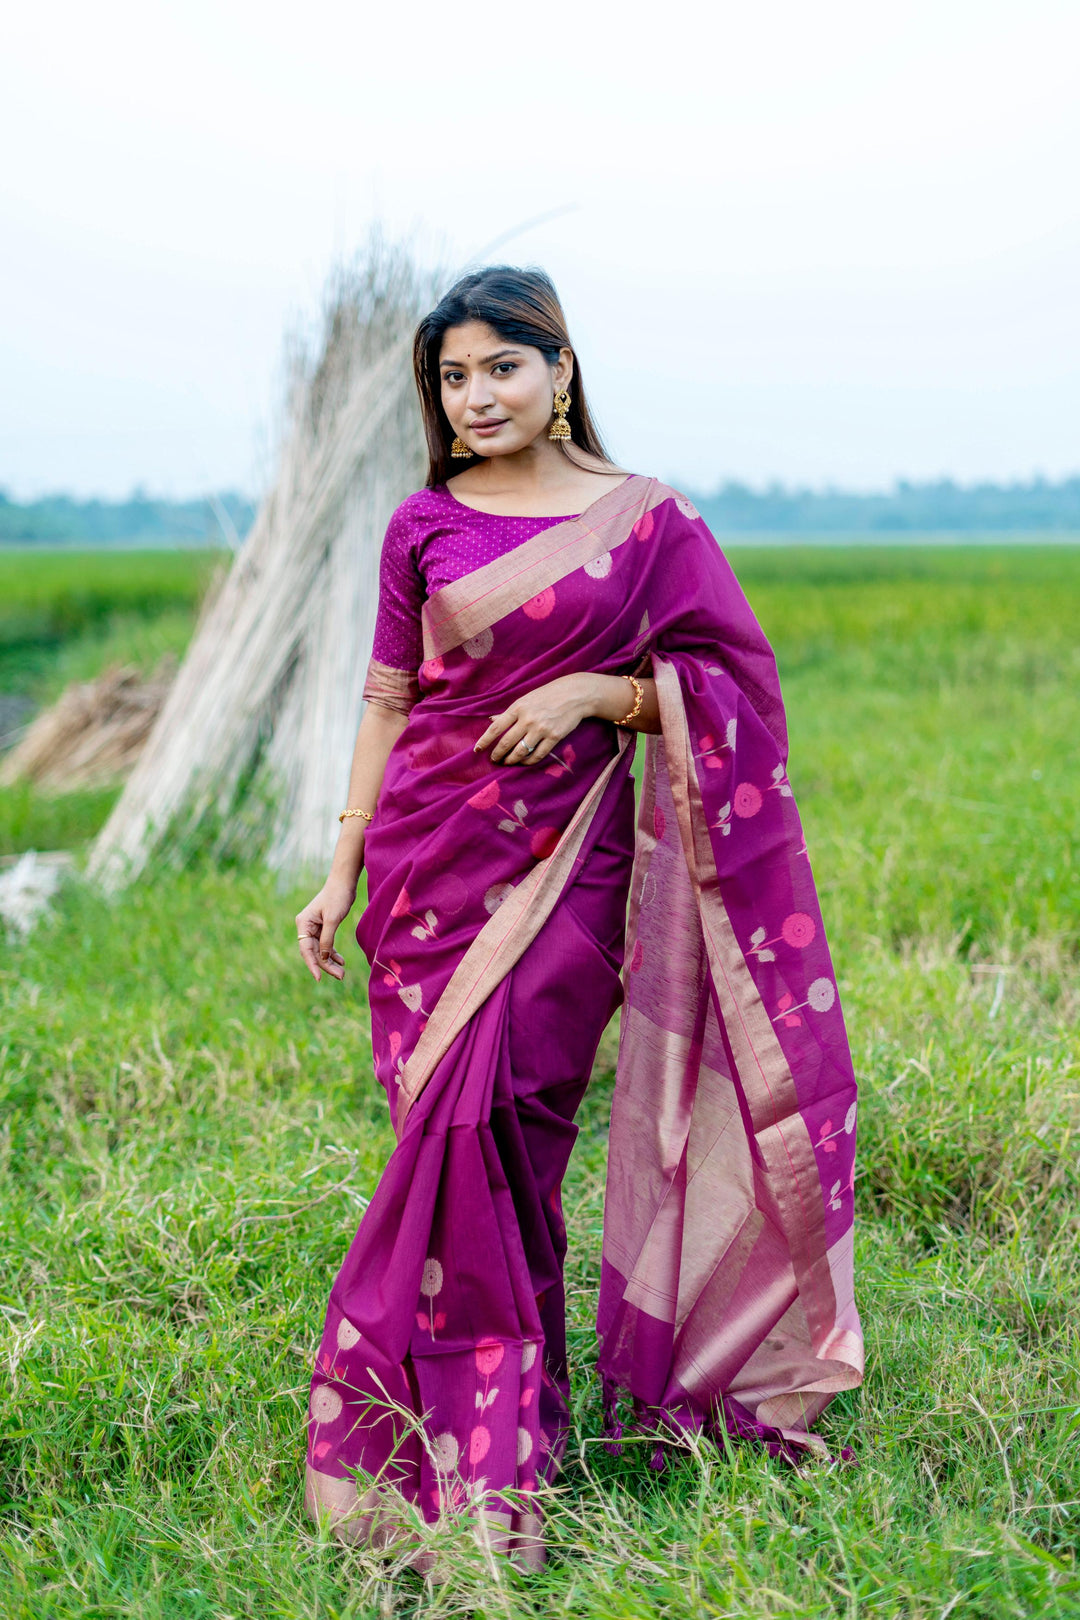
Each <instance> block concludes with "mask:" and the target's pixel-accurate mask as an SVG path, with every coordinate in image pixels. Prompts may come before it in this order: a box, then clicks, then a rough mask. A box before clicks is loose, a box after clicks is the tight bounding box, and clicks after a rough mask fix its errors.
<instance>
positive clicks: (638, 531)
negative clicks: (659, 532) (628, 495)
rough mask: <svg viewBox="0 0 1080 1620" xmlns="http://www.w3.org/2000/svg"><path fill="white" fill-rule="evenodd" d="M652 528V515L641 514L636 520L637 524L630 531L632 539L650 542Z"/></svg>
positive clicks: (653, 524) (648, 513)
mask: <svg viewBox="0 0 1080 1620" xmlns="http://www.w3.org/2000/svg"><path fill="white" fill-rule="evenodd" d="M654 526H655V522H654V519H653V515H652V513H651V512H643V513H642V514H641V516H640V517H639V518H638V520H637V522H636V523H635V524H634V527H633V530H632V531H631V532H632V533H633V536H634V539H635V540H651V539H652V532H653V528H654Z"/></svg>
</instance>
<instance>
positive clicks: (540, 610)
mask: <svg viewBox="0 0 1080 1620" xmlns="http://www.w3.org/2000/svg"><path fill="white" fill-rule="evenodd" d="M554 606H555V592H554V591H553V590H552V588H551V586H550V585H548V586H547V588H546V589H545V590H542V591H541V592H540V593H539V595H538V596H534V597H531V598H530V600H529V601H528V602H523V603H522V612H523V613H526V614H528V616H529V618H530V619H546V618H547V616H548V614H549V613H550V612H551V610H552V608H553V607H554Z"/></svg>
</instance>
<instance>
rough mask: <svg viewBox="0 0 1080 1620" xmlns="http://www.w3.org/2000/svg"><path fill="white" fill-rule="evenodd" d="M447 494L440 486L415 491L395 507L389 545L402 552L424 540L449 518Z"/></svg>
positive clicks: (388, 538) (388, 534) (388, 532)
mask: <svg viewBox="0 0 1080 1620" xmlns="http://www.w3.org/2000/svg"><path fill="white" fill-rule="evenodd" d="M447 499H448V496H447V491H446V488H445V486H443V485H440V484H436V485H435V487H434V488H433V489H430V488H426V487H425V488H424V489H414V490H413V492H412V494H411V495H406V497H405V499H404V500H403V501H401V502H400V503H399V505H397V506H395V508H394V510H393V511H392V512H391V514H390V521H389V523H388V524H387V526H386V543H387V545H391V546H395V547H397V548H399V549H402V550H408V549H409V547H410V546H412V545H414V544H415V542H416V541H417V540H419V539H421V538H422V537H423V536H424V535H425V534H427V533H428V531H429V530H430V529H431V528H432V527H433V526H434V525H435V524H436V523H442V522H444V521H445V518H446V506H447Z"/></svg>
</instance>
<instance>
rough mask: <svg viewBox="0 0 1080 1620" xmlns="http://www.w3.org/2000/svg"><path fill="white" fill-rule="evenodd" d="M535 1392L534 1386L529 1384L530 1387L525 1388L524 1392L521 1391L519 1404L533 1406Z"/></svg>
mask: <svg viewBox="0 0 1080 1620" xmlns="http://www.w3.org/2000/svg"><path fill="white" fill-rule="evenodd" d="M535 1394H536V1391H535V1390H534V1389H533V1388H532V1386H531V1385H530V1386H529V1388H528V1389H523V1390H522V1392H521V1400H520V1401H519V1402H518V1405H519V1406H531V1405H532V1398H533V1396H534V1395H535Z"/></svg>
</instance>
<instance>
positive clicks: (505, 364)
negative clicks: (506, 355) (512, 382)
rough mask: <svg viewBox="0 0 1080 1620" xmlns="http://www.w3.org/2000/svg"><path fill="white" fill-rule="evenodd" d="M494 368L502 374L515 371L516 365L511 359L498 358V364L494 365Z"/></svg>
mask: <svg viewBox="0 0 1080 1620" xmlns="http://www.w3.org/2000/svg"><path fill="white" fill-rule="evenodd" d="M495 370H496V371H501V372H503V373H504V374H506V373H508V372H511V371H516V370H517V366H516V365H515V364H514V362H513V361H512V360H500V361H499V364H498V365H497V366H496V367H495Z"/></svg>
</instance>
